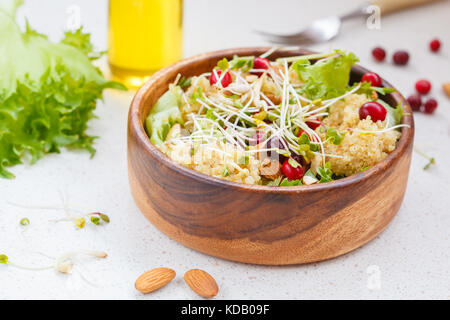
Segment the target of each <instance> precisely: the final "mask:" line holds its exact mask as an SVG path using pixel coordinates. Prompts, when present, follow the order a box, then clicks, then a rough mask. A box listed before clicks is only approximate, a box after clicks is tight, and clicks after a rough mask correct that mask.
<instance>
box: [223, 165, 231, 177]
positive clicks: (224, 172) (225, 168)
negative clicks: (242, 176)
mask: <svg viewBox="0 0 450 320" xmlns="http://www.w3.org/2000/svg"><path fill="white" fill-rule="evenodd" d="M229 175H230V172H229V171H228V168H227V167H223V169H222V177H228V176H229Z"/></svg>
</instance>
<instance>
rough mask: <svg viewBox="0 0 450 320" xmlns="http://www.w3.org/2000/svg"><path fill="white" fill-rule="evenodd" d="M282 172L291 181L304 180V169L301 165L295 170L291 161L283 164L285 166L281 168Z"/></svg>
mask: <svg viewBox="0 0 450 320" xmlns="http://www.w3.org/2000/svg"><path fill="white" fill-rule="evenodd" d="M281 171H282V172H283V174H284V175H285V176H286V178H288V179H289V180H291V181H292V180H299V179H301V178H303V175H304V171H303V168H302V167H301V166H300V165H299V166H297V168H294V167H293V166H291V164H290V163H289V160H286V161H284V162H283V165H282V167H281Z"/></svg>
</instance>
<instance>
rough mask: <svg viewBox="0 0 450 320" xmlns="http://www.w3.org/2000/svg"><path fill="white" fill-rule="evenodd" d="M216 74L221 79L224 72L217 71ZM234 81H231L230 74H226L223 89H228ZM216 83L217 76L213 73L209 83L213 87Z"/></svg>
mask: <svg viewBox="0 0 450 320" xmlns="http://www.w3.org/2000/svg"><path fill="white" fill-rule="evenodd" d="M216 72H217V75H218V76H219V77H220V75H221V74H222V70H216ZM232 81H233V79H231V75H230V73H228V72H227V73H225V75H224V76H223V78H222V81H221V83H222V87H224V88H226V87H228V86H229V85H230V83H231V82H232ZM216 82H217V79H216V75H215V73H214V71H213V73H212V74H211V77H210V78H209V83H210V84H211V85H213V84H215V83H216Z"/></svg>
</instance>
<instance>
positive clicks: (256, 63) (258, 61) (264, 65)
mask: <svg viewBox="0 0 450 320" xmlns="http://www.w3.org/2000/svg"><path fill="white" fill-rule="evenodd" d="M269 66H270V61H269V59H266V58H261V57H256V58H255V59H254V60H253V69H268V68H269Z"/></svg>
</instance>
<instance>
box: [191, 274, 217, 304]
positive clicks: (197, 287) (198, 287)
mask: <svg viewBox="0 0 450 320" xmlns="http://www.w3.org/2000/svg"><path fill="white" fill-rule="evenodd" d="M184 281H186V284H187V285H188V286H189V287H190V288H191V289H192V291H194V292H195V293H196V294H198V295H199V296H201V297H203V298H212V297H214V296H216V295H217V293H218V292H219V287H218V286H217V282H216V280H214V278H213V277H212V276H211V275H210V274H209V273H208V272H206V271H203V270H200V269H192V270H189V271H188V272H186V273H185V274H184Z"/></svg>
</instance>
